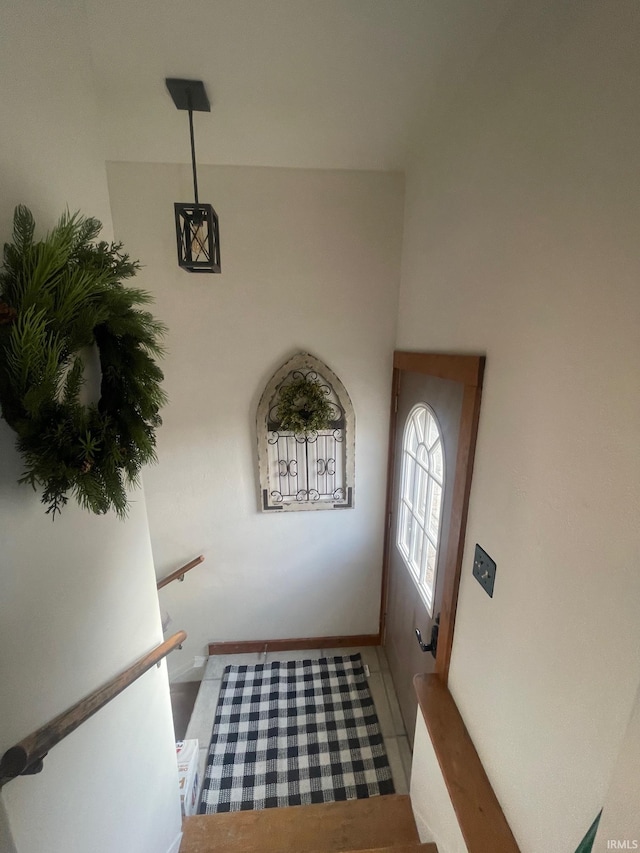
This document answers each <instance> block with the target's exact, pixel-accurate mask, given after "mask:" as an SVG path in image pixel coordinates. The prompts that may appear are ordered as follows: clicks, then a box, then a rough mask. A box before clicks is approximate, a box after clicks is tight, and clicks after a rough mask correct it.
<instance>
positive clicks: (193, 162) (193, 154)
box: [189, 98, 198, 207]
mask: <svg viewBox="0 0 640 853" xmlns="http://www.w3.org/2000/svg"><path fill="white" fill-rule="evenodd" d="M189 135H190V136H191V168H192V169H193V194H194V196H195V200H196V207H197V206H198V171H197V169H196V140H195V136H194V135H193V110H192V109H191V98H189Z"/></svg>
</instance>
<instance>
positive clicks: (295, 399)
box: [257, 352, 355, 512]
mask: <svg viewBox="0 0 640 853" xmlns="http://www.w3.org/2000/svg"><path fill="white" fill-rule="evenodd" d="M305 388H307V390H308V391H311V392H312V393H310V394H307V395H306V396H305V393H304V389H305ZM287 414H288V415H289V420H290V421H291V423H288V422H287ZM305 423H306V424H311V427H309V426H308V425H307V426H304V425H305ZM317 423H320V426H318V427H317V428H315V426H316V424H317ZM257 434H258V467H259V475H260V508H261V509H262V510H263V511H265V512H266V511H270V510H280V511H283V510H309V509H312V510H314V509H344V508H350V507H352V506H353V504H354V472H355V463H354V450H355V415H354V412H353V406H352V404H351V399H350V398H349V395H348V393H347V391H346V388H345V387H344V385H343V384H342V382H341V381H340V380H339V379H338V377H337V376H336V374H335V373H334V372H333V371H332V370H330V369H329V368H328V367H327V365H326V364H323V363H322V362H321V361H320V360H319V359H317V358H315V357H314V356H312V355H309V353H306V352H301V353H298V354H297V355H295V356H294V357H293V358H291V359H289V361H287V362H286V363H285V364H283V365H282V367H281V368H280V369H279V370H278V371H277V372H276V373H275V374H274V375H273V376H272V377H271V379H270V380H269V382H268V384H267V387H266V388H265V390H264V392H263V394H262V397H261V399H260V403H259V405H258V416H257Z"/></svg>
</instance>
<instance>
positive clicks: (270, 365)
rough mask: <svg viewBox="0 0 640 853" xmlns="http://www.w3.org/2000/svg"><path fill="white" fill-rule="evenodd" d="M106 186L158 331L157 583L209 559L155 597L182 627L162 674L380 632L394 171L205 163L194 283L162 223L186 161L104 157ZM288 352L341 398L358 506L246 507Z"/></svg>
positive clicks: (185, 191)
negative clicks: (265, 401) (219, 650)
mask: <svg viewBox="0 0 640 853" xmlns="http://www.w3.org/2000/svg"><path fill="white" fill-rule="evenodd" d="M108 175H109V189H110V195H111V202H112V208H113V216H114V225H115V230H116V234H117V236H118V237H119V238H121V239H123V240H125V241H126V244H127V246H128V247H129V248H130V249H131V251H132V252H133V254H134V255H135V256H137V257H139V258H140V259H141V261H142V263H143V264H144V270H143V272H142V274H141V276H140V280H141V282H142V284H143V285H144V286H145V287H147V288H148V289H150V290H151V291H152V292H153V293H154V294H155V296H156V304H157V311H158V315H159V316H160V317H161V318H162V319H164V320H165V321H166V322H167V323H168V324H169V328H170V333H169V337H168V339H167V345H168V355H167V358H166V360H165V362H164V369H165V373H166V388H167V391H168V393H169V398H170V403H169V405H168V406H167V408H166V409H165V410H164V412H163V418H164V425H163V427H162V428H161V430H160V432H159V441H158V454H159V458H160V462H159V464H158V465H157V466H155V467H152V468H149V469H148V470H147V471H146V472H145V487H146V493H147V502H148V509H149V521H150V528H151V539H152V543H153V550H154V555H155V560H156V567H157V570H158V574H159V575H164V574H166V573H168V572H169V571H170V570H172V569H174V568H176V567H177V566H179V565H181V564H182V563H184V562H186V561H187V560H188V559H190V558H191V557H193V556H195V555H197V554H198V553H200V552H203V553H204V554H205V555H206V562H205V563H204V564H203V565H201V566H199V567H198V568H196V569H195V570H194V571H193V572H191V573H190V574H189V575H188V576H187V578H186V580H185V583H184V584H172V585H171V586H169V587H167V588H166V589H165V590H163V591H162V592H161V599H162V604H163V606H164V607H166V608H167V610H168V611H169V612H170V613H171V615H172V616H173V618H174V621H175V624H179V625H184V627H185V629H186V630H187V632H188V633H189V640H188V641H187V644H186V646H185V650H184V653H183V661H182V662H181V661H180V659H179V658H178V656H176V658H175V659H174V661H173V666H174V667H176V668H177V667H182V666H184V665H186V666H188V665H189V662H190V660H191V659H192V657H193V655H194V654H201V653H202V651H203V649H204V647H205V646H206V644H207V643H208V642H209V641H211V640H215V639H218V640H251V639H270V638H278V637H308V636H311V637H313V636H326V635H337V634H374V633H377V631H378V610H379V596H380V573H381V564H382V536H383V515H384V484H385V469H386V446H387V429H388V411H389V395H390V387H391V384H390V383H391V352H392V349H393V337H394V333H395V319H396V310H397V288H398V279H399V262H400V242H401V229H402V210H403V181H402V177H401V176H400V175H398V174H396V173H385V172H378V173H374V172H349V171H342V172H332V171H326V172H325V171H307V170H290V169H265V168H242V167H238V168H236V167H203V168H201V169H200V170H199V185H200V198H201V199H202V200H205V201H210V202H211V203H213V204H214V207H215V208H216V210H217V211H218V214H219V216H220V228H221V243H222V270H223V271H222V274H220V275H194V274H190V273H187V272H184V271H183V270H180V269H179V268H178V266H177V259H176V248H175V232H174V224H173V202H174V201H188V200H189V198H191V194H192V191H193V190H192V186H191V171H190V168H189V167H187V166H177V165H165V166H162V165H155V164H126V163H109V164H108ZM299 350H307V351H309V352H311V353H312V354H313V355H315V356H317V357H318V358H320V359H321V360H323V361H325V362H326V363H327V364H328V365H329V367H331V368H332V369H333V370H334V371H335V372H336V373H337V374H338V376H339V377H340V379H341V380H342V381H343V382H344V384H345V386H346V388H347V391H348V392H349V394H350V396H351V399H352V402H353V405H354V408H355V413H356V451H355V460H356V498H355V503H356V506H355V509H350V510H339V511H333V512H331V511H325V512H310V513H305V512H297V513H288V514H285V515H282V516H280V515H277V516H276V515H274V514H263V513H262V512H260V511H259V509H258V497H257V496H258V482H257V461H256V447H255V442H256V438H255V417H256V409H257V405H258V401H259V399H260V395H261V393H262V391H263V389H264V386H265V384H266V382H267V381H268V379H269V378H270V377H271V375H272V374H273V373H274V371H275V370H276V369H277V368H279V367H280V365H281V364H282V363H283V362H284V361H285V360H286V359H288V358H289V357H290V356H291V355H292V354H293V353H295V352H297V351H299Z"/></svg>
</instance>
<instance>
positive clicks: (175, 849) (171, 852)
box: [167, 832, 182, 853]
mask: <svg viewBox="0 0 640 853" xmlns="http://www.w3.org/2000/svg"><path fill="white" fill-rule="evenodd" d="M181 844H182V833H181V832H180V833H178V835H176V837H175V840H174V842H173V844H172V845H171V847H169V849H168V850H167V853H180V845H181Z"/></svg>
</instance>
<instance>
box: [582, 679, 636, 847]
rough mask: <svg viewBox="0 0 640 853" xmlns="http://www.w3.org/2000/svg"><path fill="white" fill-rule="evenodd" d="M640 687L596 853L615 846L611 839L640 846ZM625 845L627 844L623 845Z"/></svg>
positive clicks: (600, 825) (601, 819)
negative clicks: (639, 804) (639, 807)
mask: <svg viewBox="0 0 640 853" xmlns="http://www.w3.org/2000/svg"><path fill="white" fill-rule="evenodd" d="M639 802H640V689H638V692H637V694H636V700H635V703H634V706H633V710H632V712H631V719H630V720H629V725H628V726H627V731H626V733H625V736H624V739H623V741H622V745H621V747H620V752H619V754H618V760H617V762H616V766H615V769H614V771H613V776H612V778H611V783H610V785H609V790H608V791H607V796H606V798H605V801H604V809H603V812H602V817H601V818H600V824H599V826H598V832H597V834H596V840H595V843H594V845H593V853H604V851H606V850H612V849H614V848H613V847H612V845H611V843H610V842H613V841H616V842H618V844H620V843H621V842H623V841H626V843H627V850H640V810H639V809H638V803H639ZM622 849H624V848H622Z"/></svg>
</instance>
